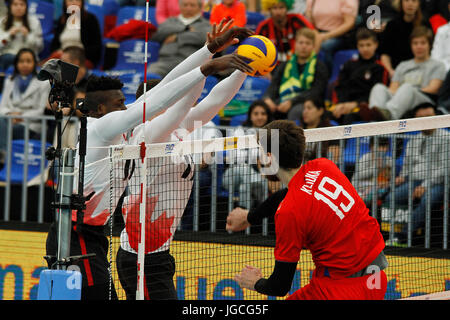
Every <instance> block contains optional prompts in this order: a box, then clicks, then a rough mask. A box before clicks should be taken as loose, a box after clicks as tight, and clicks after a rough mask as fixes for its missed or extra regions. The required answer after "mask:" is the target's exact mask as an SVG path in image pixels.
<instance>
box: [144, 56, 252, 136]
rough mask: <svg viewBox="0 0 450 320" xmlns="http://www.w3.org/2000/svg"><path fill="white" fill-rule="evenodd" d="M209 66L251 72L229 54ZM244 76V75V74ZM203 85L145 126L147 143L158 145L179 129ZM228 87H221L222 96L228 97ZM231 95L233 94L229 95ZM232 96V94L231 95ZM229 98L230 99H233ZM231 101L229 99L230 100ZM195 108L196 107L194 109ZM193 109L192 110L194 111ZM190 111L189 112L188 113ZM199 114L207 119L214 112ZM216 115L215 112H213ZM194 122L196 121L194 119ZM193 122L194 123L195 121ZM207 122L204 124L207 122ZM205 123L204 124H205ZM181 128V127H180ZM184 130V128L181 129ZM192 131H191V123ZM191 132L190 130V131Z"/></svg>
mask: <svg viewBox="0 0 450 320" xmlns="http://www.w3.org/2000/svg"><path fill="white" fill-rule="evenodd" d="M209 64H213V65H215V66H216V67H217V68H219V69H221V70H223V69H228V68H235V69H238V70H243V71H245V70H247V71H248V70H251V69H250V67H248V66H247V65H246V64H245V62H244V60H242V59H241V58H240V57H239V56H238V55H235V54H230V55H226V56H223V57H220V58H216V59H214V60H212V61H210V62H209ZM235 72H239V73H241V74H244V73H243V72H241V71H235ZM244 75H245V74H244ZM203 85H204V81H201V82H199V83H198V84H197V85H196V86H194V87H193V88H192V89H191V90H190V91H189V92H188V93H187V94H186V95H185V96H184V97H183V98H182V99H181V100H179V101H178V102H177V103H176V104H175V105H173V106H172V107H171V108H169V109H168V110H167V111H166V112H165V113H163V114H162V115H159V116H158V117H156V118H155V119H153V120H152V121H150V123H148V124H146V125H145V137H146V142H147V143H158V142H164V141H167V139H168V138H169V136H170V134H171V133H172V132H173V131H174V130H175V129H177V128H179V127H180V124H181V122H182V121H184V120H183V119H185V117H186V114H187V113H188V112H189V114H190V113H191V111H192V110H193V109H191V107H192V106H193V105H194V104H195V102H196V101H197V100H198V98H199V97H200V94H201V92H202V89H203ZM227 88H228V86H221V89H219V90H222V91H223V92H222V94H223V96H228V94H227V93H226V90H228V89H227ZM231 94H233V93H231ZM233 96H234V94H233ZM233 96H231V97H233ZM230 99H231V98H230ZM225 100H226V98H223V97H220V99H218V100H217V101H216V100H215V101H216V103H219V104H220V103H223V102H224V101H225ZM211 105H213V106H215V105H214V104H213V103H209V104H207V106H211ZM196 108H197V107H196ZM196 108H194V109H196ZM190 110H191V111H190ZM200 112H203V113H205V114H206V115H203V118H205V119H207V118H208V116H209V115H210V114H212V112H214V110H212V111H211V110H208V109H207V108H202V109H200ZM215 113H217V112H215ZM215 113H214V114H213V115H212V116H211V119H212V118H213V117H214V115H215ZM196 116H197V118H198V119H201V117H200V115H198V114H197V115H196ZM195 120H196V119H195ZM195 120H194V121H195ZM208 121H209V120H207V121H206V122H208ZM206 122H205V123H206ZM181 127H183V126H181ZM183 128H184V127H183ZM192 129H193V121H192ZM190 131H192V130H190Z"/></svg>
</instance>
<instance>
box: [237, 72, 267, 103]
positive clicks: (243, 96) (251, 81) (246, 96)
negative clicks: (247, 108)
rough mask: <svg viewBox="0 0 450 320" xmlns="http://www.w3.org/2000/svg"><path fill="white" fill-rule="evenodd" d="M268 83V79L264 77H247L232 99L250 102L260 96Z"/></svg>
mask: <svg viewBox="0 0 450 320" xmlns="http://www.w3.org/2000/svg"><path fill="white" fill-rule="evenodd" d="M269 84H270V80H269V79H266V78H262V77H247V78H246V79H245V80H244V83H243V84H242V87H241V88H240V89H239V91H238V93H237V94H236V96H235V97H234V99H235V100H237V101H244V102H248V103H252V102H254V101H255V100H259V99H261V98H262V96H263V95H264V93H265V92H266V90H267V88H268V87H269Z"/></svg>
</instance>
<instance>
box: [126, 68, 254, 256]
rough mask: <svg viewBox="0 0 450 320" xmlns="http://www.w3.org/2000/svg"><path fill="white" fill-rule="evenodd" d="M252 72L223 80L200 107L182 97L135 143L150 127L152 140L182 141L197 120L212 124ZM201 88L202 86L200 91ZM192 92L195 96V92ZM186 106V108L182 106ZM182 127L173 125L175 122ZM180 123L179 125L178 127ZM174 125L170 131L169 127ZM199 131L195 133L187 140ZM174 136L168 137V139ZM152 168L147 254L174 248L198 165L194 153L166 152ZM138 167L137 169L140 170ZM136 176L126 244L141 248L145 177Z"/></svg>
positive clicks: (151, 162)
mask: <svg viewBox="0 0 450 320" xmlns="http://www.w3.org/2000/svg"><path fill="white" fill-rule="evenodd" d="M245 78H246V75H245V74H244V73H242V72H240V71H235V72H234V73H233V74H232V75H230V76H229V77H228V78H226V79H225V80H223V81H221V82H219V83H218V84H217V85H216V86H215V87H214V88H213V89H212V90H211V92H210V94H209V95H208V96H207V97H206V98H205V99H203V100H202V101H201V102H200V103H199V104H198V105H197V106H195V107H193V108H190V107H189V108H187V111H186V106H185V105H182V101H181V100H180V101H179V102H178V103H176V104H175V105H174V106H173V107H171V108H170V109H169V110H167V111H166V112H165V113H164V114H163V115H161V116H159V117H157V118H155V119H154V120H152V121H151V122H150V123H149V124H148V125H147V126H145V127H143V126H139V127H138V128H136V131H135V132H134V133H133V138H132V139H135V142H134V143H137V142H138V141H139V136H140V135H142V130H143V129H145V137H146V141H151V143H160V142H169V141H170V142H172V141H180V140H182V139H186V138H183V132H184V133H185V132H186V131H187V132H192V131H193V129H194V123H195V122H196V121H201V124H202V125H207V123H208V122H209V121H210V120H211V119H212V118H213V117H214V116H215V115H216V114H217V112H219V111H220V109H222V108H223V107H224V106H225V105H226V104H228V103H229V102H230V100H231V99H232V98H233V97H234V96H235V95H236V93H237V91H238V90H239V89H240V87H241V86H242V83H243V82H244V80H245ZM198 89H200V90H198ZM200 93H201V88H198V87H194V88H193V90H192V91H191V92H190V94H189V96H186V97H185V98H184V99H186V100H185V101H187V100H190V101H192V100H194V101H196V99H198V95H200ZM191 94H192V96H191ZM191 106H192V105H191ZM182 109H184V111H183V112H184V113H182V112H181V111H180V110H182ZM175 126H176V127H178V128H177V129H173V127H175ZM176 127H175V128H176ZM170 129H171V130H173V131H172V133H168V132H167V130H170ZM193 136H195V132H192V134H190V135H188V136H187V139H190V138H191V137H193ZM167 137H168V138H167ZM148 162H149V164H148V166H147V169H148V173H147V194H146V197H147V202H146V224H145V225H146V229H145V236H146V241H145V253H146V254H148V253H155V252H159V251H165V250H168V249H169V247H170V243H171V242H172V239H173V236H174V234H175V231H176V229H177V227H178V225H179V223H180V221H181V217H182V215H183V213H184V210H185V208H186V205H187V202H188V200H189V196H190V194H191V191H192V185H193V174H194V165H193V159H192V157H191V156H186V157H183V158H182V157H180V156H173V157H165V158H156V159H154V158H151V159H148ZM137 171H138V169H137V168H136V169H135V170H134V172H137ZM139 180H140V179H139V177H137V176H135V175H133V176H132V177H131V179H130V181H129V184H128V187H129V188H128V192H129V193H128V196H127V197H125V199H124V202H123V206H122V214H123V218H124V221H125V229H124V230H123V231H122V233H121V236H120V240H121V248H122V249H124V250H126V251H128V252H132V253H137V251H138V245H139V241H138V239H139V237H140V230H141V229H140V228H141V227H140V223H139V212H140V210H139V202H140V197H141V194H140V190H141V188H140V181H139Z"/></svg>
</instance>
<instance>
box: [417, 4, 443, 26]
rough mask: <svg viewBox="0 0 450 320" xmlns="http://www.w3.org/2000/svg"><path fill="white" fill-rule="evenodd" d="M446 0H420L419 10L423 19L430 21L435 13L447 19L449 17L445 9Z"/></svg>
mask: <svg viewBox="0 0 450 320" xmlns="http://www.w3.org/2000/svg"><path fill="white" fill-rule="evenodd" d="M447 2H448V0H421V4H420V7H421V10H422V13H423V17H424V19H425V20H427V21H430V22H431V20H432V19H433V17H435V16H436V15H440V16H441V17H442V19H446V20H448V19H449V18H450V16H449V12H448V11H447Z"/></svg>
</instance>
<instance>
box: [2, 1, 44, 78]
mask: <svg viewBox="0 0 450 320" xmlns="http://www.w3.org/2000/svg"><path fill="white" fill-rule="evenodd" d="M43 41H44V40H43V36H42V28H41V23H40V22H39V20H38V19H37V18H36V17H34V16H32V15H28V2H27V0H11V1H9V3H8V11H7V15H6V17H4V18H3V19H2V20H1V22H0V72H4V71H6V70H7V69H8V67H10V66H11V65H12V64H13V62H14V59H15V57H16V55H17V53H18V52H19V50H20V49H22V48H29V49H31V50H33V52H34V53H35V55H38V54H39V52H40V51H41V50H42V49H43V47H44V42H43Z"/></svg>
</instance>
